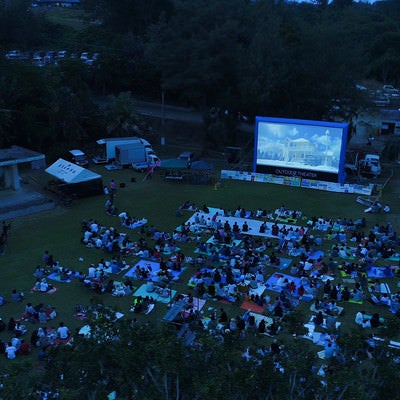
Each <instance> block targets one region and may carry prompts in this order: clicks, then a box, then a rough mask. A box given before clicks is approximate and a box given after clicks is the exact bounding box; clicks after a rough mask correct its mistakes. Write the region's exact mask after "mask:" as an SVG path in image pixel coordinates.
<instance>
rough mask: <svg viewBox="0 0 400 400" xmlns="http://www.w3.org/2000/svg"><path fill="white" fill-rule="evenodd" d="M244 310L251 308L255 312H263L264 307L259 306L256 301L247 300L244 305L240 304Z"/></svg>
mask: <svg viewBox="0 0 400 400" xmlns="http://www.w3.org/2000/svg"><path fill="white" fill-rule="evenodd" d="M240 308H241V309H242V310H250V311H253V312H255V313H259V314H261V313H262V312H264V307H261V306H259V305H258V304H256V303H254V301H250V300H245V301H244V302H243V303H242V305H241V306H240Z"/></svg>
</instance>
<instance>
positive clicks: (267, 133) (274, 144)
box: [255, 118, 346, 174]
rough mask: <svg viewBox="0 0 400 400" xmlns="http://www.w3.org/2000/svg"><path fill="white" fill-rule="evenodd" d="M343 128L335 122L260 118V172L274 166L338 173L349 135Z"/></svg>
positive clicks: (257, 148) (258, 147)
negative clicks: (345, 141)
mask: <svg viewBox="0 0 400 400" xmlns="http://www.w3.org/2000/svg"><path fill="white" fill-rule="evenodd" d="M286 121H287V122H286ZM307 122H308V123H307ZM344 127H345V125H344V124H335V123H323V122H316V121H297V122H296V120H276V121H275V120H273V119H270V120H268V119H263V118H260V119H258V120H257V127H256V138H257V140H256V153H255V154H256V160H255V161H256V162H255V164H256V165H257V169H258V167H262V166H271V167H274V168H278V167H283V168H291V169H295V170H307V171H319V172H322V173H327V174H338V173H339V170H340V167H341V162H342V152H343V144H344V143H343V140H344V139H345V136H346V135H345V134H344ZM261 169H262V168H261Z"/></svg>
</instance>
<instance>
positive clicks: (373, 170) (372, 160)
mask: <svg viewBox="0 0 400 400" xmlns="http://www.w3.org/2000/svg"><path fill="white" fill-rule="evenodd" d="M348 155H349V156H351V158H352V159H351V160H350V159H349V158H350V157H348V160H347V161H346V163H345V168H346V170H348V171H352V172H354V173H355V174H357V175H367V176H374V177H377V176H379V175H380V174H381V172H382V167H381V161H380V156H379V155H378V154H365V155H362V154H360V153H358V152H356V153H352V154H348Z"/></svg>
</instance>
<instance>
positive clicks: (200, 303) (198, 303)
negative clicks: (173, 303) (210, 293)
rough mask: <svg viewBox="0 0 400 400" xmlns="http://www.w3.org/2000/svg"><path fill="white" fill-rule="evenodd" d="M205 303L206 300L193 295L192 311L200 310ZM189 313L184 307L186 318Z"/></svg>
mask: <svg viewBox="0 0 400 400" xmlns="http://www.w3.org/2000/svg"><path fill="white" fill-rule="evenodd" d="M205 304H206V300H204V299H200V298H198V297H193V303H192V305H193V310H194V311H201V309H202V308H203V307H204V305H205ZM189 315H190V313H189V310H188V309H185V317H186V318H187V317H188V316H189Z"/></svg>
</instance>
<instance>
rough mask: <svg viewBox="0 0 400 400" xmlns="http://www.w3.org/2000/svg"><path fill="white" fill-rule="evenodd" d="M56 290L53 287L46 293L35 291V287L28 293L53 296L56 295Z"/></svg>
mask: <svg viewBox="0 0 400 400" xmlns="http://www.w3.org/2000/svg"><path fill="white" fill-rule="evenodd" d="M57 290H58V288H56V287H55V286H53V287H52V288H51V289H49V290H48V291H47V292H42V291H40V290H37V289H35V287H33V288H32V289H31V290H30V292H31V293H42V294H54V293H56V292H57Z"/></svg>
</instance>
